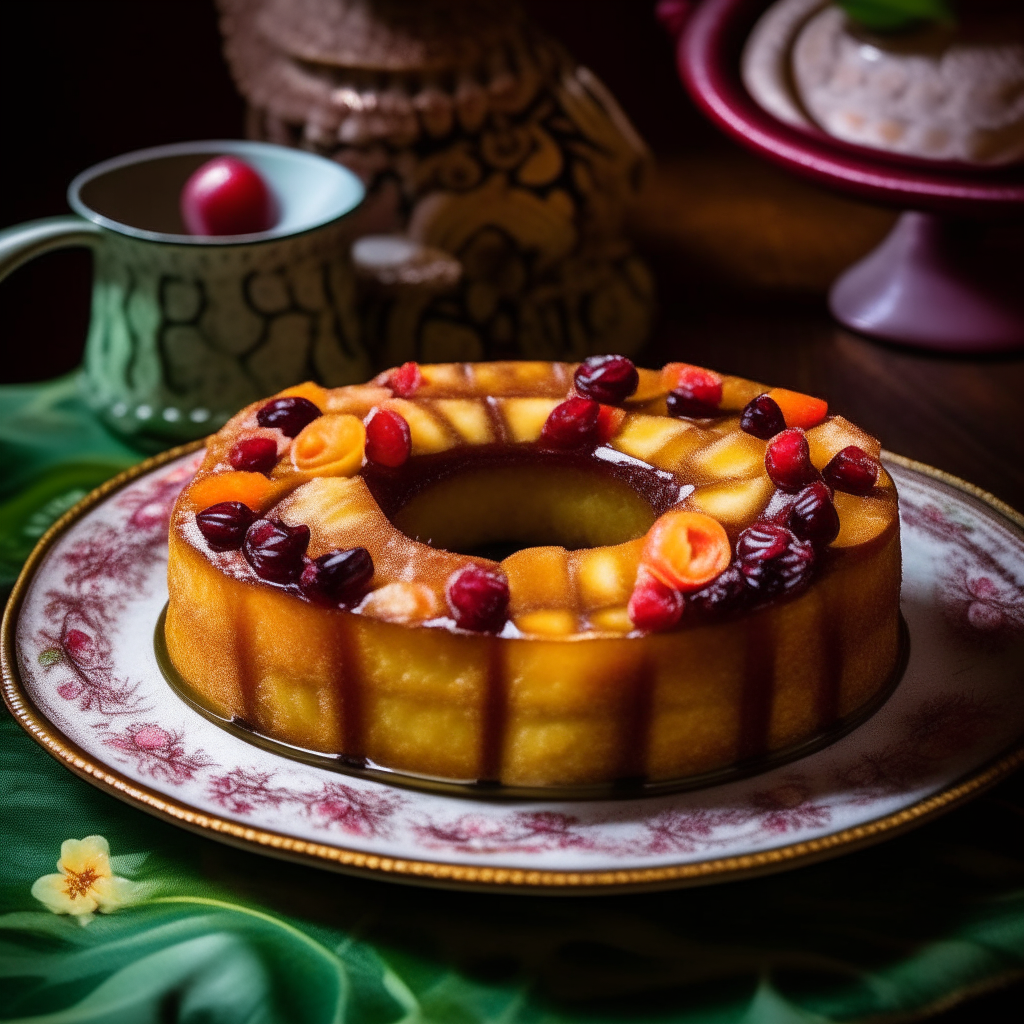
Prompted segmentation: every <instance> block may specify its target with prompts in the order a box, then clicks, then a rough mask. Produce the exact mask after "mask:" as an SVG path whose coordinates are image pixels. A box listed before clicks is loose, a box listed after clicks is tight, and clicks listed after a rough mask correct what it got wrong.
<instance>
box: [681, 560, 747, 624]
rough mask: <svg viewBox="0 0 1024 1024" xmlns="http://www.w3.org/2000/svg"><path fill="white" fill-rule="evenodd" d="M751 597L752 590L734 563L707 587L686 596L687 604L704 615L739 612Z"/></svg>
mask: <svg viewBox="0 0 1024 1024" xmlns="http://www.w3.org/2000/svg"><path fill="white" fill-rule="evenodd" d="M749 597H750V588H749V587H748V586H747V581H746V578H745V577H744V575H743V573H742V572H741V571H740V567H739V566H738V565H737V564H736V563H735V562H734V563H733V564H732V565H730V566H729V568H728V569H726V570H725V572H723V573H722V574H721V575H720V576H716V577H715V578H714V579H713V580H712V581H711V582H710V583H709V584H707V586H704V587H701V589H700V590H694V591H691V592H690V593H689V594H687V595H686V604H687V606H688V607H692V608H693V609H694V611H698V612H701V613H702V614H704V615H713V614H723V613H726V612H733V611H738V610H739V609H740V608H742V607H743V605H744V604H745V603H746V602H747V600H748V599H749Z"/></svg>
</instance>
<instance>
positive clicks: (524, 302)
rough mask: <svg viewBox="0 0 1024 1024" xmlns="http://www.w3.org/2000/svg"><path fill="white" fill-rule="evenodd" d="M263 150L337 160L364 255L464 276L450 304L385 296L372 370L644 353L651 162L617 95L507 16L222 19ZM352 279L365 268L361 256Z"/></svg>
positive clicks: (267, 2) (442, 6)
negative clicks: (641, 247)
mask: <svg viewBox="0 0 1024 1024" xmlns="http://www.w3.org/2000/svg"><path fill="white" fill-rule="evenodd" d="M218 2H219V4H220V8H221V12H222V28H223V31H224V35H225V49H226V53H227V56H228V60H229V63H230V65H231V68H232V71H233V73H234V76H235V79H236V81H237V83H238V85H239V88H240V89H241V91H242V93H243V95H244V96H245V98H246V100H247V101H248V104H249V113H248V131H249V134H250V135H251V136H252V137H254V138H258V139H266V140H270V141H274V142H279V143H285V144H289V145H293V146H298V147H302V148H305V149H310V150H313V151H315V152H317V153H320V154H322V155H325V156H329V157H331V158H332V159H334V160H337V161H338V162H339V163H341V164H344V165H345V166H346V167H348V168H350V169H351V170H353V171H355V172H356V173H357V174H358V175H359V176H360V177H361V178H362V179H363V181H364V183H365V184H366V186H367V191H368V197H367V201H366V203H365V205H364V207H363V209H362V210H361V211H360V213H359V214H358V215H357V217H356V218H354V219H353V222H352V225H351V231H352V234H353V237H354V236H356V235H360V234H367V233H368V232H397V233H404V234H407V235H408V236H409V237H410V238H412V239H413V240H414V241H416V242H419V243H422V244H424V245H427V246H430V247H433V248H436V249H441V250H443V251H445V252H447V253H450V254H451V255H452V256H454V257H456V258H457V259H458V260H459V261H460V263H461V265H462V275H461V279H460V281H459V282H458V284H457V285H456V286H455V287H454V288H448V289H441V290H438V289H431V288H422V289H406V290H404V291H401V292H394V293H391V292H389V291H388V290H387V289H383V290H382V289H377V291H376V293H375V295H374V297H373V298H372V299H371V300H370V301H369V306H370V308H368V309H367V310H366V314H367V315H366V317H365V320H366V327H367V330H368V332H369V333H370V335H371V337H370V339H369V341H370V344H371V346H372V349H373V358H374V361H375V362H376V363H377V364H379V365H381V366H384V365H392V364H395V363H399V362H402V361H403V360H406V359H419V360H423V361H447V360H477V359H481V358H488V357H490V358H502V357H504V358H538V359H578V358H581V357H583V356H585V355H587V354H589V353H595V352H606V351H619V352H624V353H630V352H633V351H635V350H636V349H637V348H638V347H639V346H640V345H641V344H642V342H643V341H644V339H645V337H646V334H647V332H648V328H649V325H650V320H651V313H652V306H653V296H652V288H651V280H650V275H649V273H648V271H647V268H646V267H645V265H644V263H643V262H642V261H641V260H640V258H639V257H638V256H637V255H636V253H635V252H634V251H633V249H632V247H631V245H630V243H629V241H628V240H627V238H626V236H625V234H624V220H625V216H626V213H627V210H628V207H629V205H630V203H631V202H632V200H633V199H634V197H635V195H636V192H637V190H638V188H639V185H640V181H641V178H642V174H643V171H644V168H645V166H646V164H647V161H648V154H647V150H646V149H645V147H644V145H643V143H642V141H641V140H640V139H639V137H638V136H637V134H636V132H635V131H634V130H633V128H632V126H631V125H630V124H629V122H628V120H627V119H626V117H625V115H624V114H623V113H622V111H621V110H620V109H619V107H618V105H617V104H616V102H615V100H614V99H613V98H612V96H611V95H610V94H609V93H608V91H607V90H606V89H605V88H604V86H603V85H602V84H601V83H600V82H599V81H598V80H597V79H596V78H595V77H594V75H593V74H591V73H590V72H589V71H588V70H587V69H586V68H584V67H581V66H580V65H578V64H577V63H575V62H574V61H573V60H572V59H571V57H569V55H568V54H567V53H566V52H565V51H564V49H562V47H561V46H560V45H559V44H558V43H556V42H555V41H553V40H552V39H550V38H549V37H547V36H545V35H543V34H542V33H540V32H539V31H538V30H537V29H536V28H535V27H534V26H532V25H531V24H530V23H529V21H528V20H527V19H526V18H525V16H524V15H523V13H522V11H521V10H520V9H519V8H517V7H516V6H515V5H513V4H509V3H507V2H495V0H218ZM357 262H358V256H357Z"/></svg>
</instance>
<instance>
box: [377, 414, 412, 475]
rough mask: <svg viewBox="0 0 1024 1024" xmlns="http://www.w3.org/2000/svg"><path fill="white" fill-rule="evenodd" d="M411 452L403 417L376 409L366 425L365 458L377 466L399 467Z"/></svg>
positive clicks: (410, 435)
mask: <svg viewBox="0 0 1024 1024" xmlns="http://www.w3.org/2000/svg"><path fill="white" fill-rule="evenodd" d="M411 451H412V434H411V433H410V432H409V424H408V423H407V422H406V421H405V417H404V416H400V415H399V414H398V413H397V412H394V411H393V410H391V409H378V410H377V412H375V413H374V414H373V416H371V417H370V421H369V422H368V423H367V424H366V458H367V459H368V460H369V461H370V462H375V463H376V464H377V465H378V466H391V467H395V466H401V465H402V464H403V463H404V462H405V461H406V459H408V458H409V453H410V452H411Z"/></svg>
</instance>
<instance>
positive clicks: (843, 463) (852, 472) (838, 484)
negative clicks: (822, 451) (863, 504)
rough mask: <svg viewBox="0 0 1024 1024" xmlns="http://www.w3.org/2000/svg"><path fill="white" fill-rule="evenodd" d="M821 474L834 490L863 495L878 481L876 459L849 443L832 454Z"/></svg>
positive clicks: (873, 487)
mask: <svg viewBox="0 0 1024 1024" xmlns="http://www.w3.org/2000/svg"><path fill="white" fill-rule="evenodd" d="M821 475H822V476H823V477H824V478H825V483H827V484H828V485H829V487H831V488H833V489H834V490H837V491H845V492H846V493H847V494H857V495H861V496H863V495H865V494H870V493H871V492H872V491H873V490H874V489H875V484H876V483H877V482H878V460H877V459H873V458H872V457H871V456H870V455H868V453H867V452H866V451H864V449H863V448H858V447H857V445H855V444H851V445H848V446H847V447H846V448H844V449H843V450H842V451H841V452H838V453H837V454H835V455H833V456H832V459H831V461H830V462H829V464H828V465H827V466H826V467H825V468H824V469H823V470H822V471H821Z"/></svg>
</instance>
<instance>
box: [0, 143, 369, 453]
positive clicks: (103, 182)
mask: <svg viewBox="0 0 1024 1024" xmlns="http://www.w3.org/2000/svg"><path fill="white" fill-rule="evenodd" d="M221 154H232V155H235V156H238V157H240V158H242V159H244V160H245V161H247V162H248V163H249V164H251V165H252V166H254V167H255V168H256V169H257V170H258V171H259V172H260V174H261V175H262V176H263V178H264V179H265V180H266V182H267V183H268V185H269V186H270V188H271V190H272V191H273V193H274V195H275V197H276V199H277V203H278V207H279V214H280V216H279V219H278V223H277V224H276V226H275V227H274V228H273V229H271V230H270V231H264V232H261V233H259V234H252V235H230V236H193V235H188V234H185V232H184V227H183V224H182V221H181V216H180V213H179V212H178V197H179V194H180V192H181V188H182V186H183V185H184V183H185V181H186V180H187V179H188V177H189V175H190V174H191V173H192V172H193V171H194V170H196V168H198V167H199V166H201V165H202V164H203V163H205V162H206V161H207V160H209V159H211V158H212V157H214V156H216V155H221ZM363 194H364V190H363V186H362V184H361V183H360V181H359V179H358V178H356V176H355V175H354V174H352V173H351V172H349V171H348V170H346V169H345V168H343V167H340V166H339V165H338V164H336V163H333V162H332V161H329V160H325V159H323V158H322V157H318V156H315V155H313V154H310V153H305V152H301V151H298V150H294V149H287V148H284V147H282V146H274V145H268V144H265V143H256V142H239V141H210V142H192V143H182V144H179V145H173V146H161V147H159V148H156V149H148V150H141V151H139V152H136V153H130V154H127V155H126V156H121V157H117V158H116V159H114V160H109V161H107V162H105V163H102V164H98V165H97V166H95V167H93V168H90V169H89V170H87V171H85V172H83V173H82V174H80V175H79V176H78V177H77V178H75V180H74V181H73V182H72V183H71V186H70V188H69V189H68V201H69V203H70V204H71V207H72V208H73V209H74V210H75V211H76V213H77V214H78V215H79V216H66V217H53V218H48V219H46V220H40V221H34V222H32V223H30V224H23V225H19V226H17V227H14V228H10V229H8V230H7V231H4V232H2V233H0V278H2V277H3V276H5V275H6V274H8V273H10V272H11V271H12V270H14V269H15V267H17V266H19V265H20V264H22V263H24V262H26V261H27V260H29V259H31V258H33V257H34V256H37V255H39V254H41V253H43V252H46V251H49V250H51V249H57V248H64V247H67V246H76V245H86V246H89V247H90V248H92V249H93V250H94V253H95V272H94V283H93V298H92V316H91V321H90V327H89V337H88V341H87V344H86V354H85V372H84V375H83V384H84V387H85V393H86V396H87V399H88V401H89V404H90V406H91V407H92V408H93V409H94V410H95V411H96V413H97V414H98V415H99V416H100V417H101V418H102V419H103V421H104V422H105V423H106V424H107V425H108V426H109V427H110V428H111V429H112V430H114V431H115V432H116V433H118V434H120V435H123V436H125V437H126V438H127V439H129V440H131V441H132V442H133V443H135V444H137V445H139V446H141V447H144V448H163V447H166V446H167V445H168V444H171V443H175V442H180V441H187V440H191V439H192V438H196V437H202V436H204V435H206V434H208V433H210V432H211V431H214V430H217V429H218V428H219V427H220V426H221V425H222V424H223V423H224V422H225V421H226V420H227V419H228V418H229V417H230V416H231V415H232V414H233V413H234V412H236V411H237V410H238V409H239V408H241V407H242V406H243V405H245V404H247V403H248V402H252V401H255V400H257V399H258V398H260V397H261V396H263V395H267V394H273V393H274V392H275V391H279V390H280V389H281V388H284V387H288V386H289V385H291V384H296V383H298V382H300V381H303V380H309V379H313V380H317V381H319V382H321V383H323V384H325V385H328V386H335V385H340V384H349V383H353V382H355V381H359V380H364V379H366V378H367V377H368V376H369V375H370V372H371V364H370V359H369V357H368V355H367V352H366V349H365V346H364V344H363V339H362V337H361V334H360V328H359V322H358V318H357V311H356V302H355V292H356V288H355V279H354V274H353V270H352V265H351V261H350V258H349V255H348V253H349V248H350V243H351V241H352V239H351V229H350V227H349V224H348V220H347V215H348V214H350V213H351V212H352V211H353V210H355V209H356V208H357V207H358V206H359V204H360V203H361V202H362V199H363Z"/></svg>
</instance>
